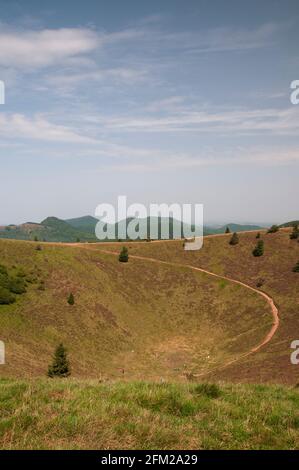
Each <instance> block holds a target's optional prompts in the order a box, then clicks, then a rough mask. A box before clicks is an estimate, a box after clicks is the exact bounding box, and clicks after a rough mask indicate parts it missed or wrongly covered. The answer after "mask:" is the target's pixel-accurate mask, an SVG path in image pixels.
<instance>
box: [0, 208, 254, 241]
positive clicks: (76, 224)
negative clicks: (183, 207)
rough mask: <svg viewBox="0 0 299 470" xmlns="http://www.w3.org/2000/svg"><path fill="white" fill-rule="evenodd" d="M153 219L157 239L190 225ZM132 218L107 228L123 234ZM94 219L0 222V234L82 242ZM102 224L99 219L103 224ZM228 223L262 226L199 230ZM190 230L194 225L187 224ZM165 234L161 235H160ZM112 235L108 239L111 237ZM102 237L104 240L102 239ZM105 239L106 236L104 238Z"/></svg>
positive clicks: (91, 233) (92, 230) (214, 231)
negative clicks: (122, 228)
mask: <svg viewBox="0 0 299 470" xmlns="http://www.w3.org/2000/svg"><path fill="white" fill-rule="evenodd" d="M151 220H153V218H152V219H151V218H150V217H148V218H147V220H146V221H145V223H146V226H147V236H148V238H149V237H150V230H149V227H150V221H151ZM155 220H156V223H157V224H158V239H161V238H162V233H167V230H166V228H167V227H168V226H169V236H166V238H168V239H173V238H174V233H181V237H182V238H183V237H184V231H183V227H184V226H185V228H186V229H188V228H189V229H190V226H189V227H188V225H187V224H183V223H182V222H180V221H178V220H176V219H173V218H172V217H170V218H169V220H168V219H167V218H163V217H158V218H155ZM131 221H132V218H128V219H126V220H123V221H120V222H117V223H116V224H115V226H113V225H110V228H111V229H113V231H115V234H116V239H117V238H121V239H123V236H120V237H118V234H119V233H120V228H121V226H122V227H127V226H128V224H129V223H130V222H131ZM98 222H99V221H98V219H96V218H95V217H92V216H90V215H88V216H84V217H78V218H73V219H67V220H62V219H59V218H57V217H47V218H46V219H45V220H43V221H42V222H41V223H35V222H26V223H24V224H20V225H13V224H12V225H7V226H0V238H7V239H16V240H34V239H36V238H37V239H38V240H40V241H50V242H70V243H74V242H77V241H82V242H91V241H93V242H94V241H98V239H97V238H96V236H95V227H96V224H97V223H98ZM140 223H144V220H142V219H140ZM105 225H106V224H104V223H102V226H103V227H104V226H105ZM227 227H229V229H230V231H231V232H235V231H238V232H242V231H247V230H258V229H262V227H259V226H257V225H250V224H246V225H241V224H227V225H224V226H222V227H217V228H213V227H204V230H203V233H204V235H210V234H220V233H224V232H225V230H226V228H227ZM191 229H192V230H194V226H192V227H191ZM163 238H165V237H163ZM114 240H115V239H114V238H113V239H112V240H111V241H114ZM103 241H105V240H103ZM106 241H109V240H106Z"/></svg>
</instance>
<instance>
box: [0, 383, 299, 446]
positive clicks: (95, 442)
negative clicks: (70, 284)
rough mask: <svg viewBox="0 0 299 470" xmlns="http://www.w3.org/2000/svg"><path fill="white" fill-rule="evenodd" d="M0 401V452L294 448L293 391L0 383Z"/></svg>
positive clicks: (297, 405)
mask: <svg viewBox="0 0 299 470" xmlns="http://www.w3.org/2000/svg"><path fill="white" fill-rule="evenodd" d="M216 391H217V390H216ZM0 400H1V408H0V448H4V449H101V448H102V449H115V448H118V449H128V448H130V449H236V448H238V449H277V448H281V449H295V448H298V446H299V414H298V409H299V389H288V388H285V387H280V386H262V385H221V388H220V395H219V396H218V397H217V398H215V397H214V398H212V397H210V396H209V393H208V394H207V393H206V389H205V388H203V387H202V386H200V385H193V384H154V383H134V382H131V383H121V382H118V383H114V384H113V383H112V384H111V383H110V384H98V383H96V382H95V381H86V380H85V381H74V380H72V379H69V380H66V381H65V380H59V379H58V380H51V379H48V380H46V379H43V380H37V379H35V380H33V381H15V380H0Z"/></svg>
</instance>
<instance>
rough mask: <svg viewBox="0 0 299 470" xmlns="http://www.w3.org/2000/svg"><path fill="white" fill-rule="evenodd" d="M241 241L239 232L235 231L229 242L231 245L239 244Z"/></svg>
mask: <svg viewBox="0 0 299 470" xmlns="http://www.w3.org/2000/svg"><path fill="white" fill-rule="evenodd" d="M238 243H239V237H238V234H237V232H234V233H233V235H232V237H231V239H230V241H229V244H230V245H237V244H238Z"/></svg>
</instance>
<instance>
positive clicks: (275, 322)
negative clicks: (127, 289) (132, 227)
mask: <svg viewBox="0 0 299 470" xmlns="http://www.w3.org/2000/svg"><path fill="white" fill-rule="evenodd" d="M81 246H82V245H81ZM86 248H88V247H86ZM99 251H101V252H102V253H105V254H110V255H111V254H112V255H114V256H119V253H116V252H115V251H110V250H99ZM130 258H133V259H139V260H142V261H151V262H153V263H160V264H165V265H168V266H176V267H181V268H189V269H192V270H194V271H200V272H202V273H205V274H208V275H210V276H213V277H216V278H218V279H222V280H226V281H229V282H233V283H234V284H238V285H240V286H243V287H247V289H250V290H251V291H253V292H256V293H257V294H259V295H261V296H262V297H263V298H264V299H266V301H267V302H268V304H269V306H270V309H271V313H272V318H273V323H272V326H271V329H270V330H269V331H268V333H267V334H266V336H265V337H264V339H263V341H262V342H261V343H259V344H257V345H256V346H254V347H253V348H252V349H250V350H249V351H247V352H246V353H243V354H241V355H240V356H238V357H237V358H235V359H231V360H230V361H228V362H226V363H225V364H223V365H222V366H219V367H215V368H213V369H210V370H208V371H206V372H203V373H200V374H194V376H195V377H201V376H204V375H208V374H210V373H212V372H215V371H218V370H222V369H224V368H226V367H228V366H230V365H232V364H234V363H235V362H238V361H240V360H241V359H243V358H245V357H248V356H250V355H251V354H254V353H256V352H257V351H259V350H260V349H261V348H262V347H263V346H265V345H266V344H267V343H269V342H270V341H271V339H272V338H273V336H274V335H275V333H276V331H277V329H278V327H279V315H278V308H277V307H276V305H275V303H274V300H273V299H272V297H270V295H268V294H266V293H265V292H263V291H261V290H259V289H256V288H255V287H252V286H250V285H249V284H246V283H245V282H242V281H238V280H237V279H232V278H231V277H228V276H222V275H220V274H215V273H213V272H211V271H208V270H206V269H203V268H197V267H195V266H192V265H189V264H181V263H173V262H171V261H163V260H159V259H156V258H150V257H147V256H139V255H131V254H130Z"/></svg>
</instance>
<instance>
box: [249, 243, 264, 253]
mask: <svg viewBox="0 0 299 470" xmlns="http://www.w3.org/2000/svg"><path fill="white" fill-rule="evenodd" d="M252 254H253V256H262V255H263V254H264V242H263V240H259V241H258V242H257V245H256V247H255V249H254V250H253V251H252Z"/></svg>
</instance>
